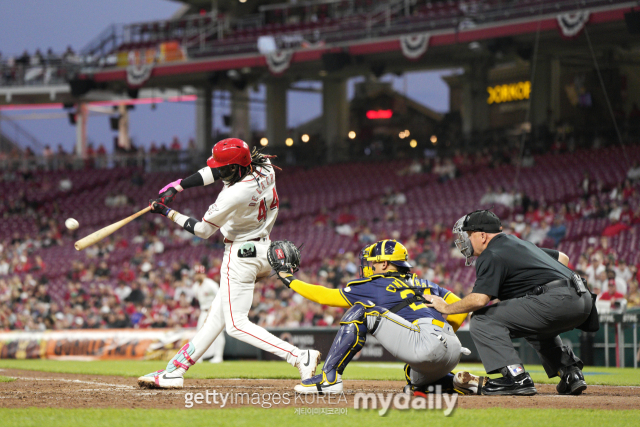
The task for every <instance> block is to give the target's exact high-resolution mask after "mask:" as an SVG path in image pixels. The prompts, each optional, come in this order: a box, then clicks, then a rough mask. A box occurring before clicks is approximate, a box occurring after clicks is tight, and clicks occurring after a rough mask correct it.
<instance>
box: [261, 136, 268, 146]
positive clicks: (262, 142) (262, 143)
mask: <svg viewBox="0 0 640 427" xmlns="http://www.w3.org/2000/svg"><path fill="white" fill-rule="evenodd" d="M260 145H262V146H263V147H266V146H267V145H269V140H268V139H267V138H261V139H260Z"/></svg>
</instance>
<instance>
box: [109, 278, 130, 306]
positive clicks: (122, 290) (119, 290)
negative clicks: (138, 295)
mask: <svg viewBox="0 0 640 427" xmlns="http://www.w3.org/2000/svg"><path fill="white" fill-rule="evenodd" d="M113 293H114V295H115V296H116V297H118V301H119V302H121V303H124V302H125V300H126V299H127V297H128V296H129V295H130V294H131V288H130V287H129V286H127V284H126V283H125V282H124V281H122V280H120V281H118V286H116V288H115V289H114V290H113Z"/></svg>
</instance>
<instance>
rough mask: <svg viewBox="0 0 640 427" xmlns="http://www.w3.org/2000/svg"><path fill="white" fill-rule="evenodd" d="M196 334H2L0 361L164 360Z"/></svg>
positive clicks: (184, 331) (158, 331)
mask: <svg viewBox="0 0 640 427" xmlns="http://www.w3.org/2000/svg"><path fill="white" fill-rule="evenodd" d="M194 334H195V330H193V329H182V330H167V329H149V330H136V329H108V330H101V329H99V330H77V331H76V330H64V331H45V332H23V331H20V332H0V358H1V359H69V360H73V359H75V360H99V359H139V360H156V359H161V360H164V359H167V358H171V357H172V356H173V354H174V353H175V352H176V350H177V349H179V348H180V347H181V346H182V345H184V344H185V343H187V342H188V341H189V340H190V339H191V338H192V337H193V335H194ZM167 355H169V356H168V357H167Z"/></svg>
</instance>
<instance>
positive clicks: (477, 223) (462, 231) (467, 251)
mask: <svg viewBox="0 0 640 427" xmlns="http://www.w3.org/2000/svg"><path fill="white" fill-rule="evenodd" d="M474 231H481V232H485V233H500V232H501V231H502V224H501V223H500V219H499V218H498V217H497V216H496V214H494V213H493V212H491V211H489V210H478V211H474V212H471V213H470V214H467V215H465V216H463V217H462V218H460V219H459V220H458V221H456V223H455V225H454V226H453V233H454V234H456V235H457V239H456V240H455V244H456V247H457V248H458V250H459V251H460V253H461V254H462V255H464V257H465V263H464V264H465V265H466V266H469V265H471V264H473V260H472V259H471V258H472V257H473V245H472V244H471V240H470V239H469V232H472V233H473V232H474Z"/></svg>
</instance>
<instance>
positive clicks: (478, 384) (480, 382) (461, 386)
mask: <svg viewBox="0 0 640 427" xmlns="http://www.w3.org/2000/svg"><path fill="white" fill-rule="evenodd" d="M486 382H487V377H479V376H477V375H473V374H471V373H469V372H467V371H460V372H458V373H457V374H456V375H455V376H454V377H453V388H454V389H455V390H456V391H457V392H458V393H460V394H482V387H483V386H484V385H485V384H486Z"/></svg>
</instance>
